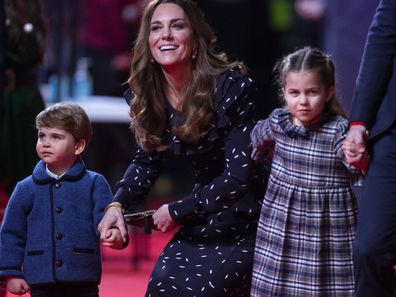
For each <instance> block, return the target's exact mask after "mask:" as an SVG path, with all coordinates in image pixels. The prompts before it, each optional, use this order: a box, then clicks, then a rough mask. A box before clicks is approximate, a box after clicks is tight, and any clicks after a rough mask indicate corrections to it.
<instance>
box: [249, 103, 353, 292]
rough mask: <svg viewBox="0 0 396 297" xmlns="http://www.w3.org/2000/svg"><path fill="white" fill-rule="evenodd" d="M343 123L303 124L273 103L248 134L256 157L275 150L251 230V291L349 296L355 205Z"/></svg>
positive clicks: (330, 119)
mask: <svg viewBox="0 0 396 297" xmlns="http://www.w3.org/2000/svg"><path fill="white" fill-rule="evenodd" d="M347 126H348V121H347V120H346V119H345V118H343V117H341V116H327V117H325V119H323V121H322V122H321V123H320V124H319V125H317V126H315V127H310V128H309V129H306V128H304V127H301V126H297V125H295V124H293V123H292V122H291V121H290V113H289V112H288V111H287V110H286V109H276V110H275V111H274V112H273V113H272V114H271V116H270V117H269V118H268V119H266V120H263V121H260V122H258V123H257V125H256V126H255V128H254V129H253V130H252V132H251V139H252V143H253V149H254V151H253V157H254V158H255V159H256V160H257V159H260V158H261V155H262V154H264V153H265V152H266V149H267V148H268V147H270V146H272V147H273V148H274V156H273V161H272V168H271V174H270V179H269V182H268V188H267V192H266V194H265V197H264V201H263V205H262V209H261V215H260V221H259V226H258V231H257V238H256V248H255V256H254V267H253V280H252V290H251V296H271V297H273V296H282V297H298V296H301V297H309V296H315V297H316V296H326V297H328V296H337V297H342V296H352V295H353V288H354V279H353V265H352V241H353V239H354V233H355V224H356V212H357V203H356V199H355V196H354V194H353V192H352V188H351V178H353V177H354V176H357V174H358V172H357V171H356V170H354V169H353V168H351V167H350V166H348V165H347V164H346V162H344V155H343V152H342V142H343V140H344V138H345V134H346V132H347Z"/></svg>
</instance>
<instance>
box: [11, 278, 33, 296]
mask: <svg viewBox="0 0 396 297" xmlns="http://www.w3.org/2000/svg"><path fill="white" fill-rule="evenodd" d="M7 290H8V291H10V292H11V293H12V294H15V295H23V294H26V293H28V292H30V288H29V285H28V284H27V282H26V281H25V280H24V279H23V278H17V277H7Z"/></svg>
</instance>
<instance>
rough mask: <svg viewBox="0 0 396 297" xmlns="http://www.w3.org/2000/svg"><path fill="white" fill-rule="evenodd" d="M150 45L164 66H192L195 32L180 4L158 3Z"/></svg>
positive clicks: (155, 56)
mask: <svg viewBox="0 0 396 297" xmlns="http://www.w3.org/2000/svg"><path fill="white" fill-rule="evenodd" d="M149 46H150V51H151V55H152V57H153V59H154V60H155V61H156V62H157V63H159V64H160V65H161V66H162V67H163V68H174V67H178V68H182V67H191V63H192V54H193V50H194V47H195V41H194V34H193V30H192V28H191V24H190V21H189V20H188V18H187V16H186V14H185V13H184V11H183V9H182V8H181V7H180V6H178V5H176V4H173V3H164V4H160V5H158V7H157V8H156V9H155V11H154V14H153V16H152V18H151V23H150V34H149Z"/></svg>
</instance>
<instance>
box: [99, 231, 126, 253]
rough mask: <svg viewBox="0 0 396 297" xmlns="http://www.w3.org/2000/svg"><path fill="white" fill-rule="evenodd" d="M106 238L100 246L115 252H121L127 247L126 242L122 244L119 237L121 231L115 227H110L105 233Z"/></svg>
mask: <svg viewBox="0 0 396 297" xmlns="http://www.w3.org/2000/svg"><path fill="white" fill-rule="evenodd" d="M107 235H108V237H107V238H106V239H105V240H103V241H102V244H103V245H104V246H106V247H110V248H112V249H116V250H122V249H124V248H126V247H127V246H128V241H127V242H124V241H123V239H122V236H121V231H120V229H118V228H117V227H116V226H113V227H111V228H110V229H109V230H108V231H107Z"/></svg>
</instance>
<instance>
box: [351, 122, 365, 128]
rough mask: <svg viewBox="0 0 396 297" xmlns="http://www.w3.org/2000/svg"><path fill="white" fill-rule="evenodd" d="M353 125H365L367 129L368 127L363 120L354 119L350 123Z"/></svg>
mask: <svg viewBox="0 0 396 297" xmlns="http://www.w3.org/2000/svg"><path fill="white" fill-rule="evenodd" d="M352 126H364V127H365V128H366V129H367V128H368V125H367V124H366V123H365V122H363V121H352V122H350V123H349V128H351V127H352Z"/></svg>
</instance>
